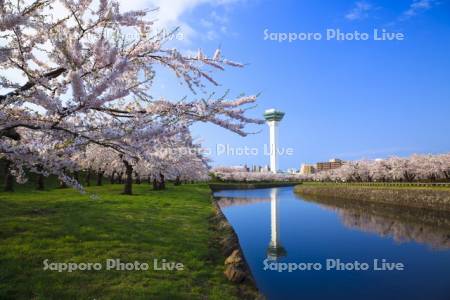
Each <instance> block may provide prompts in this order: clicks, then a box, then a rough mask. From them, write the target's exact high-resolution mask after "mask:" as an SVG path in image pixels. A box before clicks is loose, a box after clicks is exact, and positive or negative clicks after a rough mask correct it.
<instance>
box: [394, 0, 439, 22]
mask: <svg viewBox="0 0 450 300" xmlns="http://www.w3.org/2000/svg"><path fill="white" fill-rule="evenodd" d="M437 4H438V2H437V1H436V0H413V2H412V3H411V5H410V6H409V8H408V9H407V10H406V11H405V12H404V13H403V14H402V16H401V19H403V20H405V19H408V18H410V17H413V16H416V15H418V14H419V13H421V12H423V11H426V10H429V9H430V8H432V7H433V6H435V5H437Z"/></svg>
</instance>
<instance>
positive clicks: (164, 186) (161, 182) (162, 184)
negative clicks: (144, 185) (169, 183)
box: [159, 173, 166, 190]
mask: <svg viewBox="0 0 450 300" xmlns="http://www.w3.org/2000/svg"><path fill="white" fill-rule="evenodd" d="M159 179H160V181H159V184H160V189H161V190H165V189H166V182H165V180H164V175H163V174H162V173H159Z"/></svg>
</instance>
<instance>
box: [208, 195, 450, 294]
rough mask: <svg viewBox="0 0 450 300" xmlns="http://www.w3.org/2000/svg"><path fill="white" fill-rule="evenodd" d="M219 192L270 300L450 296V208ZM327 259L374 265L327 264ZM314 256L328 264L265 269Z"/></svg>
mask: <svg viewBox="0 0 450 300" xmlns="http://www.w3.org/2000/svg"><path fill="white" fill-rule="evenodd" d="M215 196H216V197H217V199H218V200H219V205H220V206H221V207H222V210H223V212H224V214H225V216H226V217H227V218H228V220H229V221H230V223H231V224H232V225H233V227H234V229H235V231H236V233H237V235H238V236H239V240H240V243H241V246H242V248H243V251H244V255H245V257H246V259H247V262H248V263H249V265H250V268H251V271H252V273H253V276H254V277H255V280H256V282H257V285H258V288H259V289H260V290H261V291H262V293H263V294H265V295H266V297H267V298H268V299H394V298H395V299H445V300H449V299H450V215H449V214H448V213H442V212H434V211H426V210H417V209H399V208H395V207H394V208H393V207H391V206H380V205H378V204H377V205H373V204H367V203H361V202H360V201H342V200H339V201H337V200H335V199H326V198H305V197H301V196H297V195H295V194H294V192H293V188H291V187H288V188H275V189H259V190H234V191H221V192H216V193H215ZM327 259H340V261H341V262H343V263H348V262H354V261H358V262H360V263H363V262H365V263H368V264H369V265H370V268H369V270H368V271H337V270H326V260H327ZM374 259H378V260H381V259H386V260H387V261H388V262H396V263H403V264H404V265H405V270H404V271H374V270H373V261H374ZM307 262H311V263H320V264H321V265H322V266H323V268H322V270H320V271H314V270H311V271H293V272H290V273H289V272H287V271H284V272H278V271H274V270H270V269H267V270H264V268H265V266H268V265H269V264H271V266H272V267H273V266H274V265H275V263H297V264H298V263H307ZM278 266H280V264H279V265H278Z"/></svg>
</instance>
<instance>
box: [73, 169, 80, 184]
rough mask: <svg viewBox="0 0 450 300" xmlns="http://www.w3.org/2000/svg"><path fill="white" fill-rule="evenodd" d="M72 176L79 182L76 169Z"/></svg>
mask: <svg viewBox="0 0 450 300" xmlns="http://www.w3.org/2000/svg"><path fill="white" fill-rule="evenodd" d="M73 177H74V178H75V180H76V181H78V182H80V174H79V173H78V171H75V172H74V173H73Z"/></svg>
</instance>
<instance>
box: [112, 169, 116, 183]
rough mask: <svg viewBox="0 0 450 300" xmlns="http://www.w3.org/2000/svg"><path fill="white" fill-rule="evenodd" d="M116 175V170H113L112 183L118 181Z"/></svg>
mask: <svg viewBox="0 0 450 300" xmlns="http://www.w3.org/2000/svg"><path fill="white" fill-rule="evenodd" d="M115 175H116V171H113V172H112V174H111V184H114V183H116V178H114V176H115Z"/></svg>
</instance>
